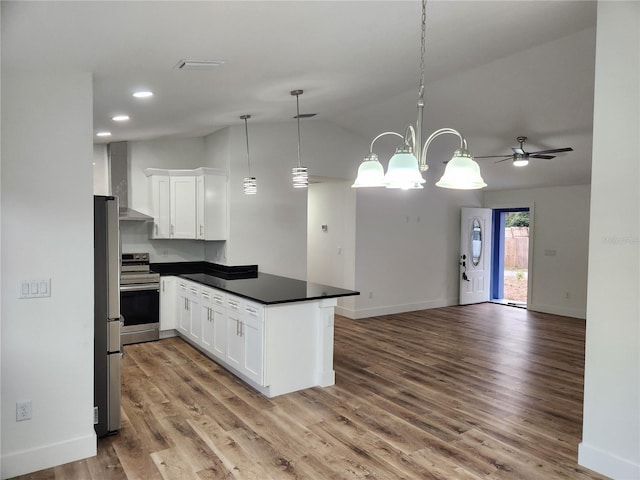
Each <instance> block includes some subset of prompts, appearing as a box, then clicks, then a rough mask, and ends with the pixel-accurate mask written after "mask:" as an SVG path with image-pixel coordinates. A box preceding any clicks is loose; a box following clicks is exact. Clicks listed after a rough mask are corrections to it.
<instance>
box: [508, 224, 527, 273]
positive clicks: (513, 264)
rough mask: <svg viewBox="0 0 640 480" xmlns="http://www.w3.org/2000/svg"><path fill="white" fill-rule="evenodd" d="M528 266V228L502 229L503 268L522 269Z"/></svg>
mask: <svg viewBox="0 0 640 480" xmlns="http://www.w3.org/2000/svg"><path fill="white" fill-rule="evenodd" d="M528 265H529V227H506V228H505V229H504V268H505V269H507V270H514V269H524V270H526V269H527V267H528Z"/></svg>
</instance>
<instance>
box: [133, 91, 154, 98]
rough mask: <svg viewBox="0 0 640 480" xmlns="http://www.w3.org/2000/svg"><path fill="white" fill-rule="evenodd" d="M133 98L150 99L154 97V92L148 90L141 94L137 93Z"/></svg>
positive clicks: (140, 92)
mask: <svg viewBox="0 0 640 480" xmlns="http://www.w3.org/2000/svg"><path fill="white" fill-rule="evenodd" d="M133 96H134V97H136V98H149V97H153V92H150V91H148V90H141V91H139V92H135V93H134V94H133Z"/></svg>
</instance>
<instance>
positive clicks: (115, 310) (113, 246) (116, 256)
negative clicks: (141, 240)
mask: <svg viewBox="0 0 640 480" xmlns="http://www.w3.org/2000/svg"><path fill="white" fill-rule="evenodd" d="M119 227H120V225H119V218H118V199H117V197H116V198H114V199H113V200H109V201H107V262H108V263H107V268H108V286H107V292H108V306H107V308H108V311H107V317H108V318H119V317H120V256H121V253H120V228H119Z"/></svg>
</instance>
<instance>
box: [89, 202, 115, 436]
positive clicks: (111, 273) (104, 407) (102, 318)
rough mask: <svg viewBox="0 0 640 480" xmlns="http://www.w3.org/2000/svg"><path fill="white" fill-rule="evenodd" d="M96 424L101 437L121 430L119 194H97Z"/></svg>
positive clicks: (95, 262)
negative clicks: (112, 195) (114, 195)
mask: <svg viewBox="0 0 640 480" xmlns="http://www.w3.org/2000/svg"><path fill="white" fill-rule="evenodd" d="M93 212H94V235H93V248H94V291H95V293H94V356H95V358H94V387H93V389H94V393H93V397H94V406H95V410H94V424H95V430H96V434H97V435H98V437H103V436H105V435H110V434H113V433H116V432H117V431H118V430H119V429H120V391H121V387H120V362H121V359H122V346H121V344H120V326H121V324H120V230H119V224H118V197H110V196H95V197H93Z"/></svg>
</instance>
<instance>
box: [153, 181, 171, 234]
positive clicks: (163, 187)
mask: <svg viewBox="0 0 640 480" xmlns="http://www.w3.org/2000/svg"><path fill="white" fill-rule="evenodd" d="M170 196H171V187H170V185H169V175H153V176H151V177H149V197H150V198H149V199H150V201H151V212H152V215H153V225H152V229H151V238H170V237H171V221H170V215H171V204H170V200H169V199H170Z"/></svg>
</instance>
